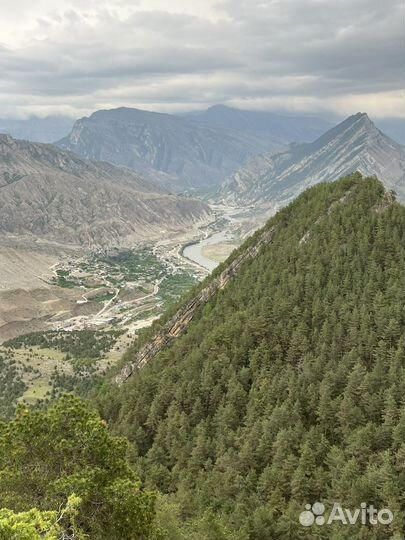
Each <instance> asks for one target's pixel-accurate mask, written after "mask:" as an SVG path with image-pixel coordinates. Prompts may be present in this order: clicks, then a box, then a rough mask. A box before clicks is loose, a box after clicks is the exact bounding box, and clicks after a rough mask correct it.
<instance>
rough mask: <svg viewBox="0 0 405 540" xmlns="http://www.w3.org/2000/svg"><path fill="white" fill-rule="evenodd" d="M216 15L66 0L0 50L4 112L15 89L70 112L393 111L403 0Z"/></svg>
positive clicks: (221, 5) (268, 7)
mask: <svg viewBox="0 0 405 540" xmlns="http://www.w3.org/2000/svg"><path fill="white" fill-rule="evenodd" d="M120 4H121V5H122V4H125V2H122V1H121V3H120ZM179 11H181V9H180V8H179ZM216 14H217V17H215V18H210V17H197V16H193V15H186V14H184V13H168V12H165V11H164V10H160V11H157V10H155V11H147V12H146V11H140V12H135V13H132V14H130V15H128V16H126V17H118V16H116V15H114V14H113V13H111V12H110V11H108V10H103V9H101V8H100V9H99V10H98V11H97V12H95V13H93V15H92V18H91V19H89V18H88V17H87V16H85V14H83V13H82V12H81V11H80V2H79V0H76V2H75V9H71V10H69V11H67V12H66V13H65V14H58V15H57V16H56V17H54V18H50V19H43V20H41V22H40V24H39V26H38V28H40V30H41V32H45V34H46V35H45V37H43V36H42V37H41V39H36V40H32V41H31V43H30V44H29V47H28V46H26V47H24V48H13V49H11V48H10V47H8V48H7V47H1V48H0V69H1V72H2V80H1V81H0V105H1V106H2V107H3V109H4V110H6V111H7V110H8V109H10V110H13V109H14V108H15V103H16V96H20V97H21V98H22V99H23V102H24V107H23V108H24V110H29V109H30V106H31V108H32V110H36V111H38V110H43V111H46V110H49V112H55V111H57V110H58V108H59V109H61V106H62V105H63V107H64V110H66V109H67V108H69V111H70V112H72V114H74V113H75V111H77V114H78V115H79V114H80V113H81V112H83V111H84V112H87V111H89V110H93V109H97V108H99V107H103V106H115V105H117V106H118V105H134V106H136V105H142V106H146V107H147V106H150V108H152V107H156V106H157V107H160V108H165V106H167V107H168V108H170V106H171V105H180V104H186V105H187V108H189V107H190V106H195V107H198V106H200V105H205V104H210V103H218V102H224V101H227V102H230V103H234V104H235V103H236V104H237V103H246V104H247V105H248V106H253V107H254V106H266V105H267V106H268V107H271V108H285V109H289V108H293V109H295V110H308V109H311V108H312V109H314V110H316V109H319V110H329V111H334V112H340V109H342V108H343V109H345V108H350V107H351V106H352V105H353V107H356V106H357V105H358V104H359V103H360V104H361V102H362V100H364V103H365V105H369V106H371V107H373V109H374V110H373V111H371V112H372V113H373V114H375V115H380V116H384V115H387V116H390V115H391V116H393V115H394V114H391V113H392V112H393V111H395V110H396V109H397V108H398V104H399V103H400V102H401V99H402V94H403V92H402V90H403V88H404V67H405V61H404V42H403V37H402V33H403V30H402V24H403V19H404V17H403V15H404V4H403V2H402V1H397V0H387V1H385V2H384V3H382V2H381V1H378V2H377V1H376V0H356V2H353V0H352V1H350V2H349V1H347V0H335V1H331V0H282V1H280V0H278V1H276V0H268V1H259V0H249V1H248V0H223V1H222V2H218V4H217V5H216ZM30 103H31V105H30ZM342 112H343V113H346V112H347V111H346V110H344V111H342ZM399 112H400V111H398V114H399Z"/></svg>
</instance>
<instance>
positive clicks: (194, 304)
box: [115, 228, 274, 385]
mask: <svg viewBox="0 0 405 540" xmlns="http://www.w3.org/2000/svg"><path fill="white" fill-rule="evenodd" d="M273 236H274V228H271V229H269V230H265V231H264V232H263V233H262V235H261V236H260V237H259V239H258V240H257V242H256V243H255V244H254V245H253V246H251V247H249V248H247V249H246V250H245V251H244V252H243V253H241V254H240V255H239V256H238V257H236V259H234V260H233V261H232V262H231V263H230V264H229V266H228V267H227V268H225V270H223V271H222V272H221V274H220V275H219V276H218V277H216V278H214V279H213V280H212V281H211V283H210V284H209V285H208V286H207V287H205V288H204V289H202V291H200V292H199V293H198V294H197V296H195V297H194V298H193V299H192V300H191V301H190V302H189V303H188V304H187V305H186V306H184V307H183V308H181V309H180V310H179V311H178V312H177V313H176V315H175V316H174V317H173V318H172V319H170V321H168V322H167V323H166V324H165V325H164V326H163V328H162V329H161V330H160V331H159V332H158V333H157V334H156V335H155V337H153V338H152V340H151V341H150V342H149V343H147V344H146V345H144V346H143V347H142V348H141V349H140V351H138V353H137V354H136V356H135V358H134V360H133V361H132V362H129V363H128V364H127V365H126V366H125V367H124V368H123V369H122V370H121V372H120V373H119V374H118V375H117V377H116V379H115V381H116V383H117V384H118V385H121V384H123V383H124V382H125V381H126V380H127V379H129V377H131V375H132V374H133V373H134V372H135V371H136V370H137V369H141V368H143V367H144V366H145V365H146V364H148V363H149V362H150V361H151V360H152V359H153V358H154V357H155V356H156V355H157V354H158V353H159V352H160V351H162V350H163V349H164V348H166V347H168V346H170V345H171V344H172V343H173V341H174V340H175V339H176V338H178V337H179V336H181V335H183V334H184V333H185V332H186V330H187V328H188V325H189V324H190V322H191V321H192V320H193V319H194V317H195V315H196V314H197V313H198V312H199V311H200V310H201V309H202V308H203V307H204V306H205V304H206V303H207V302H209V300H210V299H211V298H213V297H214V295H215V294H216V293H217V292H218V291H219V290H221V289H223V288H224V287H226V286H227V284H228V283H229V282H230V281H231V280H232V279H233V278H234V277H235V276H236V275H237V274H238V272H239V271H240V269H241V267H242V266H243V264H244V263H245V262H247V261H249V260H251V259H253V258H254V257H256V256H257V255H258V253H259V252H260V250H261V248H262V247H263V246H265V245H267V244H269V243H270V242H271V241H272V238H273Z"/></svg>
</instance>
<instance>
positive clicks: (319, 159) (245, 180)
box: [221, 113, 405, 206]
mask: <svg viewBox="0 0 405 540" xmlns="http://www.w3.org/2000/svg"><path fill="white" fill-rule="evenodd" d="M354 171H359V172H361V173H362V174H364V175H366V176H373V175H376V176H377V177H378V178H379V179H380V180H381V181H382V182H383V183H384V185H385V186H386V188H387V189H393V190H395V191H396V192H397V193H398V195H399V197H400V198H401V199H402V200H405V152H404V148H403V147H402V146H401V145H399V144H397V143H396V142H395V141H393V140H392V139H390V138H389V137H388V136H386V135H385V134H384V133H382V132H381V131H380V130H379V129H378V128H376V126H375V125H374V124H373V122H371V120H370V119H369V117H368V116H367V114H364V113H358V114H356V115H354V116H351V117H349V118H347V119H346V120H345V121H344V122H342V123H340V124H339V125H337V126H336V127H334V128H332V129H331V130H329V131H328V132H327V133H325V134H324V135H322V136H321V137H319V138H318V139H317V140H316V141H315V142H313V143H309V144H308V143H306V144H292V145H290V146H289V147H288V148H287V149H285V150H283V151H280V152H273V153H265V154H262V155H259V156H256V157H254V158H253V159H252V160H250V161H249V162H248V163H247V164H245V165H244V166H243V167H241V168H240V169H239V170H238V171H236V172H235V173H234V174H233V175H232V176H231V177H230V178H228V179H227V180H226V181H225V182H224V184H223V186H222V189H221V196H222V198H223V199H225V200H226V201H227V202H230V203H233V204H238V205H262V204H264V205H266V204H271V205H276V206H279V205H283V204H286V203H288V202H289V201H290V200H292V199H293V198H295V197H296V196H297V195H299V194H300V193H301V192H302V191H304V190H305V189H307V188H308V187H310V186H312V185H314V184H317V183H319V182H323V181H326V182H331V181H333V180H337V179H338V178H340V177H342V176H345V175H347V174H349V173H351V172H354Z"/></svg>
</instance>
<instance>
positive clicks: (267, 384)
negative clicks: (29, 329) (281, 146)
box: [0, 174, 405, 540]
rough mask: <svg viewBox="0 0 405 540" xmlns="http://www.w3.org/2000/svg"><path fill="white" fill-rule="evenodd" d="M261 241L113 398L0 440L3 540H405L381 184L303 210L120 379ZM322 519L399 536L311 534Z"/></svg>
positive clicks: (300, 202) (402, 422) (391, 224)
mask: <svg viewBox="0 0 405 540" xmlns="http://www.w3.org/2000/svg"><path fill="white" fill-rule="evenodd" d="M270 229H271V230H272V231H274V234H272V238H271V243H270V244H267V245H263V246H262V248H261V249H260V251H259V253H258V255H257V257H256V258H253V259H249V260H247V261H246V262H245V263H244V264H243V266H242V267H241V268H240V270H239V272H238V273H237V275H236V276H235V278H234V279H233V280H232V281H230V282H229V283H228V284H227V286H226V287H225V288H224V289H222V290H220V291H218V292H217V293H216V294H215V295H214V296H213V298H212V299H211V300H210V301H209V302H208V303H207V304H206V305H205V306H204V307H203V308H202V309H201V310H200V311H199V312H198V313H196V314H195V316H194V318H193V320H192V322H191V323H190V324H189V326H188V328H187V332H186V333H185V334H184V335H182V336H181V337H179V338H177V339H176V340H175V341H174V342H173V344H172V345H171V346H170V347H169V348H166V349H165V350H163V351H162V352H160V353H159V354H158V355H157V356H155V357H154V358H153V360H152V361H151V362H150V363H149V364H148V365H146V366H145V367H144V368H143V369H142V370H139V371H136V372H135V373H134V374H133V375H132V377H131V378H130V379H129V380H128V381H127V382H126V383H125V384H123V385H122V386H121V387H118V386H117V385H116V384H115V383H114V373H113V372H111V377H110V378H109V379H106V381H105V382H104V383H103V384H102V385H101V386H99V387H98V388H96V389H94V390H93V394H92V396H91V400H89V403H85V402H83V401H82V400H80V399H78V398H76V397H73V396H64V397H62V398H60V399H59V400H57V401H54V402H52V403H51V404H50V405H49V406H48V408H45V407H44V408H43V409H38V410H33V409H29V408H27V407H25V406H20V407H19V408H18V409H17V413H16V416H15V419H14V420H12V421H10V422H0V540H45V539H48V540H73V539H75V540H315V539H317V540H390V539H395V540H399V539H402V538H403V535H404V532H405V523H404V518H405V333H404V330H405V310H404V306H405V208H404V207H403V206H401V205H400V204H399V203H397V202H396V200H395V195H394V194H393V193H387V192H385V191H384V188H383V186H382V184H381V183H380V182H379V181H378V180H377V179H375V178H362V177H361V176H360V175H359V174H354V175H352V176H350V177H347V178H344V179H342V180H340V181H338V182H335V183H333V184H320V185H318V186H316V187H314V188H312V189H310V190H308V191H306V192H305V193H303V194H302V195H301V196H300V197H299V198H298V199H296V200H295V201H294V202H293V203H291V204H290V205H289V206H288V207H286V208H284V209H283V210H282V211H280V212H279V213H278V214H277V215H276V216H274V217H273V218H272V219H271V220H269V222H268V223H267V225H266V227H265V229H264V230H262V231H258V232H257V233H256V234H255V235H254V236H253V237H252V238H250V239H248V240H247V242H246V243H245V244H244V245H243V246H241V247H240V248H239V249H238V250H236V251H235V252H234V253H233V254H232V255H231V257H230V259H228V261H227V262H226V263H224V264H223V265H221V266H220V267H219V268H218V269H217V270H216V271H215V272H214V273H213V274H212V276H211V277H209V278H207V280H205V281H204V282H203V283H202V284H200V285H198V286H196V287H195V288H194V289H193V291H191V292H190V293H189V294H188V295H187V297H185V298H184V299H183V300H182V302H181V303H180V304H179V305H177V306H173V307H172V308H171V310H170V311H168V312H167V313H166V314H165V315H164V316H163V317H162V318H161V320H160V321H158V322H157V323H156V324H155V325H154V327H153V328H152V329H149V330H146V331H145V332H143V334H142V335H141V337H140V339H139V340H137V344H136V346H134V347H133V348H132V349H131V350H130V351H129V352H128V353H127V354H126V355H125V358H123V362H124V363H125V361H127V360H128V359H130V358H131V357H133V356H134V355H135V354H136V351H137V350H138V349H139V348H140V347H141V346H142V344H144V343H145V342H146V341H147V340H148V339H149V338H150V336H151V335H153V334H154V333H155V332H156V331H158V330H159V329H160V328H162V327H163V326H164V324H165V323H166V322H167V321H168V320H169V318H170V317H172V316H173V314H174V313H175V312H176V310H177V309H178V308H179V307H181V305H182V304H183V305H186V303H187V302H189V301H190V298H192V297H193V295H195V294H197V293H198V292H199V291H201V289H202V288H203V287H205V286H207V285H208V284H209V283H210V280H211V279H215V277H217V276H218V275H219V274H220V272H221V271H222V270H224V268H226V266H227V265H229V263H230V261H234V260H236V257H238V255H239V254H240V253H243V251H244V250H246V249H248V248H249V247H251V246H254V245H256V243H257V241H258V239H259V238H260V236H261V235H262V234H264V233H265V232H266V230H270ZM34 338H35V336H34ZM35 339H36V338H35ZM4 384H5V385H8V380H6V379H5V381H4ZM95 407H97V408H98V412H96V411H95ZM100 415H101V417H100ZM315 502H321V503H323V504H324V505H325V507H326V508H327V509H328V511H329V510H330V509H331V507H332V505H333V504H334V503H335V502H339V503H341V505H342V507H344V508H348V509H351V510H352V511H354V510H355V509H357V508H360V505H361V503H366V504H368V505H374V507H375V508H377V509H383V508H386V509H390V511H391V512H392V513H393V515H394V521H393V522H392V523H391V524H389V525H384V524H381V523H380V524H377V525H371V524H369V523H368V524H366V525H364V524H362V523H361V522H360V521H358V522H357V523H356V524H355V525H351V526H347V525H342V524H341V523H334V524H332V525H328V524H327V523H324V524H323V526H320V525H316V524H314V525H313V526H310V527H305V526H303V525H302V524H301V523H300V521H299V517H300V514H301V513H302V512H303V511H304V510H305V509H306V505H308V504H311V505H312V504H313V503H315Z"/></svg>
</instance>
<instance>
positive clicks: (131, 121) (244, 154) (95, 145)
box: [57, 108, 275, 191]
mask: <svg viewBox="0 0 405 540" xmlns="http://www.w3.org/2000/svg"><path fill="white" fill-rule="evenodd" d="M57 144H58V146H60V147H61V148H63V149H67V150H71V151H73V152H75V153H76V154H77V155H79V156H82V157H84V158H88V159H97V160H103V161H108V162H110V163H113V164H114V165H120V166H125V167H128V168H131V169H134V170H135V171H141V172H142V173H151V171H153V172H156V171H159V172H160V173H165V174H166V175H167V176H166V177H165V178H164V179H163V180H164V182H165V183H164V185H166V186H167V188H168V189H170V190H176V191H177V190H180V191H182V190H183V189H184V188H190V187H208V186H211V187H212V186H216V185H219V184H220V183H221V182H222V180H224V179H225V178H226V177H227V176H228V175H229V174H231V173H232V172H233V171H235V169H237V168H238V167H239V166H240V165H241V164H242V163H243V162H244V161H245V160H246V159H248V158H250V157H252V156H254V155H255V154H257V153H258V152H265V151H267V150H269V149H271V148H274V146H275V143H274V142H273V141H272V140H270V139H269V138H268V137H265V136H260V137H259V136H256V135H251V134H249V133H242V132H239V131H233V130H229V129H223V128H219V127H212V126H209V125H205V124H200V123H197V122H193V121H192V120H190V119H189V118H181V117H178V116H174V115H170V114H162V113H153V112H147V111H141V110H137V109H129V108H120V109H114V110H109V111H97V112H95V113H93V114H92V115H91V116H90V117H89V118H82V119H80V120H78V121H77V122H76V123H75V125H74V127H73V129H72V132H71V133H70V134H69V135H68V136H67V137H65V138H64V139H62V140H61V141H59V142H58V143H57Z"/></svg>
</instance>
